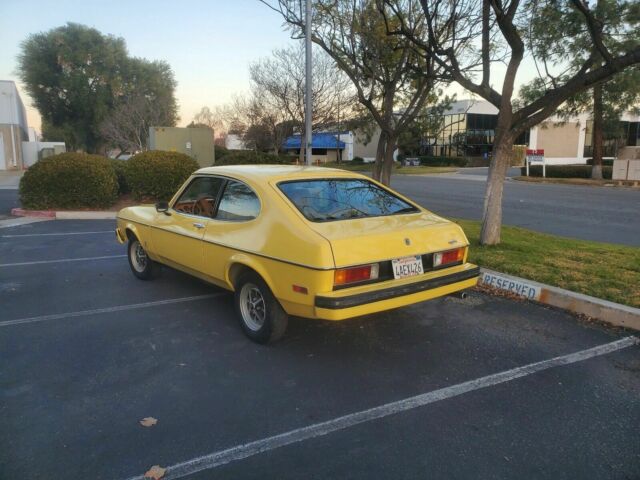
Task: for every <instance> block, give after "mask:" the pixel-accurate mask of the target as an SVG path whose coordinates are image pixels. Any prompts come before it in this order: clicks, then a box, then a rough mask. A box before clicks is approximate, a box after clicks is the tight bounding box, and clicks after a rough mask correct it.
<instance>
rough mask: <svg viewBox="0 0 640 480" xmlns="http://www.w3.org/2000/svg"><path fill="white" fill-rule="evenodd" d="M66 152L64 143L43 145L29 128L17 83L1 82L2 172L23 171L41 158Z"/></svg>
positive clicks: (46, 143)
mask: <svg viewBox="0 0 640 480" xmlns="http://www.w3.org/2000/svg"><path fill="white" fill-rule="evenodd" d="M65 151H66V147H65V144H64V142H42V141H40V136H39V135H38V133H37V132H36V131H35V130H34V129H33V128H30V127H29V126H28V125H27V113H26V111H25V109H24V104H23V103H22V99H21V98H20V94H19V93H18V89H17V88H16V84H15V82H13V81H11V80H0V170H22V169H24V168H28V167H30V166H31V165H33V164H34V163H36V162H37V161H38V160H39V159H40V158H43V157H47V156H49V155H54V154H56V153H62V152H65Z"/></svg>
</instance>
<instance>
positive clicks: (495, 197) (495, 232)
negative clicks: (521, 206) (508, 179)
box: [480, 135, 514, 245]
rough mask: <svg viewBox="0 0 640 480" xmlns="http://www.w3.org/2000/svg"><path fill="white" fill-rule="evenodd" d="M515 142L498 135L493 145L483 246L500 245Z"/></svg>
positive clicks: (482, 232) (483, 217) (506, 136)
mask: <svg viewBox="0 0 640 480" xmlns="http://www.w3.org/2000/svg"><path fill="white" fill-rule="evenodd" d="M513 140H514V137H512V136H510V135H496V139H495V142H494V144H493V158H492V159H491V163H490V165H489V175H488V177H487V189H486V192H485V195H484V213H483V216H482V229H481V231H480V243H481V244H482V245H497V244H498V243H500V229H501V227H502V193H503V190H504V177H505V176H506V174H507V169H508V168H509V159H510V158H511V151H512V149H513Z"/></svg>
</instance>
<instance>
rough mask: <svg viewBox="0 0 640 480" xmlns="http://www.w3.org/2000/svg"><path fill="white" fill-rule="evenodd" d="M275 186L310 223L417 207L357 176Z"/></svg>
mask: <svg viewBox="0 0 640 480" xmlns="http://www.w3.org/2000/svg"><path fill="white" fill-rule="evenodd" d="M278 187H279V188H280V190H282V192H283V193H284V194H285V195H286V196H287V198H288V199H289V200H291V202H292V203H293V204H294V205H295V206H296V207H297V208H298V210H300V212H301V213H302V214H303V215H304V216H305V217H306V218H307V219H308V220H311V221H312V222H327V221H332V220H346V219H349V218H364V217H379V216H383V215H395V214H399V213H413V212H417V211H418V209H417V208H416V207H414V206H413V205H411V204H410V203H407V202H405V201H404V200H402V199H400V198H398V197H397V196H395V195H393V194H391V193H389V192H387V191H386V190H384V189H382V188H380V187H379V186H377V185H376V184H374V183H373V182H370V181H368V180H359V179H319V180H294V181H289V182H281V183H279V184H278Z"/></svg>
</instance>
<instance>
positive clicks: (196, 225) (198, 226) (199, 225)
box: [193, 222, 204, 228]
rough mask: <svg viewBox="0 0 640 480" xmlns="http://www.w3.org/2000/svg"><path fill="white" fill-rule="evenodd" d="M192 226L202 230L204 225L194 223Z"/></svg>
mask: <svg viewBox="0 0 640 480" xmlns="http://www.w3.org/2000/svg"><path fill="white" fill-rule="evenodd" d="M193 226H194V227H196V228H204V223H198V222H196V223H194V224H193Z"/></svg>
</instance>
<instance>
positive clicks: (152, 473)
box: [144, 465, 167, 480]
mask: <svg viewBox="0 0 640 480" xmlns="http://www.w3.org/2000/svg"><path fill="white" fill-rule="evenodd" d="M166 471H167V469H166V468H162V467H161V466H160V465H154V466H153V467H151V468H150V469H149V470H148V471H147V473H145V474H144V478H152V479H153V480H160V479H161V478H162V477H164V472H166Z"/></svg>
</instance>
